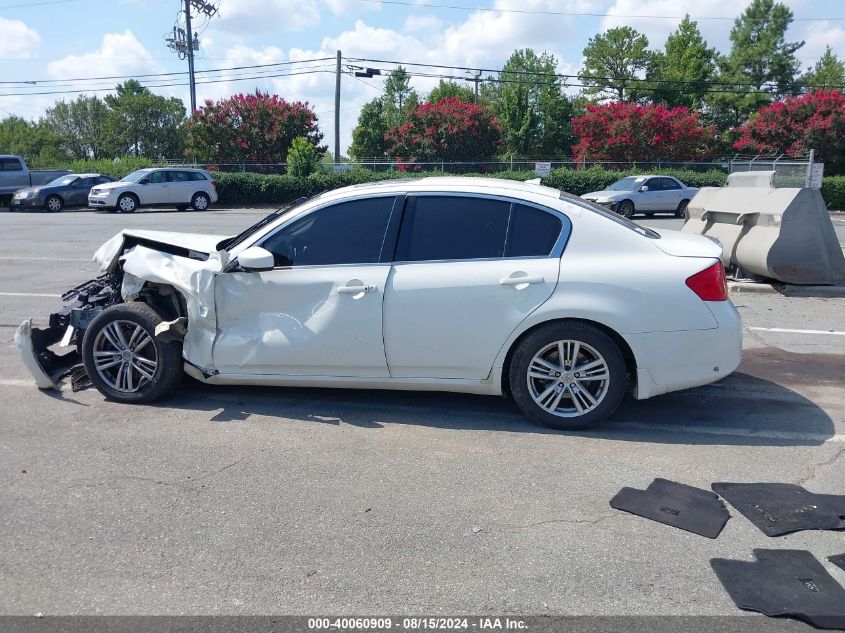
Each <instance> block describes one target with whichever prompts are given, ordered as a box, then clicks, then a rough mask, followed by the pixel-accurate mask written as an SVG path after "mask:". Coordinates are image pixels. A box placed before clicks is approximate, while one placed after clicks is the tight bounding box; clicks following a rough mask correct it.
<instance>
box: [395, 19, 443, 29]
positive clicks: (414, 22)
mask: <svg viewBox="0 0 845 633" xmlns="http://www.w3.org/2000/svg"><path fill="white" fill-rule="evenodd" d="M440 28H443V20H441V19H440V18H438V17H437V16H435V15H409V16H408V17H407V18H405V24H404V25H403V27H402V30H404V31H430V30H432V29H440Z"/></svg>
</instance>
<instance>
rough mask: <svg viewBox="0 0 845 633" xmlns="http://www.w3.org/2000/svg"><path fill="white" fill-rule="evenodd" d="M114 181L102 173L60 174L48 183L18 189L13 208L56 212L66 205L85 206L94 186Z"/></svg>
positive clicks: (13, 199) (13, 200)
mask: <svg viewBox="0 0 845 633" xmlns="http://www.w3.org/2000/svg"><path fill="white" fill-rule="evenodd" d="M114 181H115V179H114V178H112V177H111V176H104V175H102V174H68V175H66V176H59V177H58V178H56V179H55V180H53V181H51V182H48V183H47V184H46V185H40V186H37V187H26V188H25V189H18V190H17V191H16V192H15V195H14V196H12V209H13V210H15V209H46V210H47V211H52V212H54V213H55V212H57V211H61V210H62V209H63V208H64V207H84V206H87V205H88V193H89V192H90V191H91V188H92V187H94V186H95V185H103V184H105V183H107V182H114Z"/></svg>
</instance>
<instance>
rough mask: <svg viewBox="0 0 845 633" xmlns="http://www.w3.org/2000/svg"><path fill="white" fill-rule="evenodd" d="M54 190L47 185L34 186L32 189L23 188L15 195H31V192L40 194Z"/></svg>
mask: <svg viewBox="0 0 845 633" xmlns="http://www.w3.org/2000/svg"><path fill="white" fill-rule="evenodd" d="M52 188H53V187H48V186H47V185H34V186H32V187H23V188H22V189H18V190H16V191H15V193H16V194H19V193H29V192H30V191H32V192H33V193H36V194H38V193H41V192H43V191H45V190H46V189H52Z"/></svg>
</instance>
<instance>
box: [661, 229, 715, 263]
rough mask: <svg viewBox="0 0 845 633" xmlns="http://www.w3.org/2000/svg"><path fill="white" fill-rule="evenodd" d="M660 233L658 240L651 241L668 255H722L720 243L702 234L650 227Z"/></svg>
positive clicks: (713, 256)
mask: <svg viewBox="0 0 845 633" xmlns="http://www.w3.org/2000/svg"><path fill="white" fill-rule="evenodd" d="M652 230H653V231H654V232H656V233H658V234H660V239H659V240H654V241H653V243H654V245H655V246H657V248H659V249H660V250H662V251H663V252H664V253H666V254H668V255H674V256H676V257H712V258H714V259H716V258H720V257H722V245H721V244H718V243H716V242H714V241H713V240H712V239H710V238H709V237H704V236H703V235H693V234H692V233H682V232H681V231H673V230H670V229H654V228H653V229H652Z"/></svg>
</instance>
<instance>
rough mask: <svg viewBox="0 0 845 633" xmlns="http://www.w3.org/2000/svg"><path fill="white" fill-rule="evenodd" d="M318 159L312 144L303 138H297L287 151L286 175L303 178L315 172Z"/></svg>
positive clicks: (318, 162)
mask: <svg viewBox="0 0 845 633" xmlns="http://www.w3.org/2000/svg"><path fill="white" fill-rule="evenodd" d="M319 166H320V157H319V156H318V155H317V151H316V150H315V149H314V144H313V143H311V142H310V141H309V140H308V139H307V138H305V137H304V136H297V137H296V138H295V139H293V142H292V143H291V144H290V150H288V173H289V174H290V175H291V176H297V177H299V178H304V177H305V176H309V175H311V174H313V173H314V172H315V171H317V168H318V167H319Z"/></svg>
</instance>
